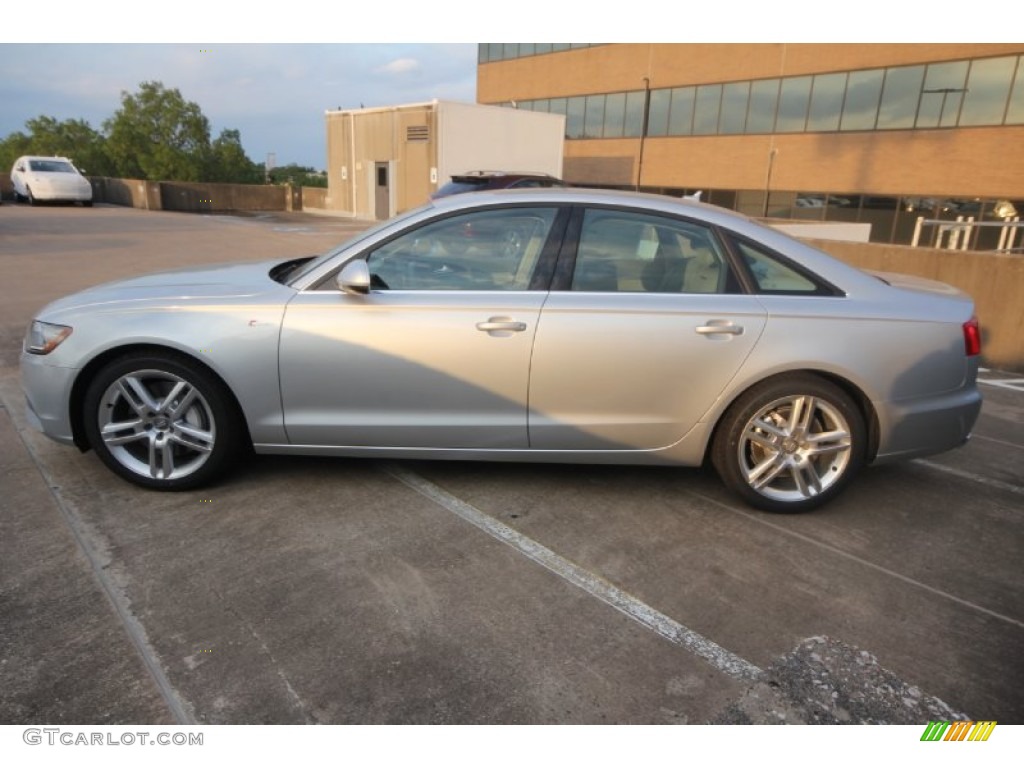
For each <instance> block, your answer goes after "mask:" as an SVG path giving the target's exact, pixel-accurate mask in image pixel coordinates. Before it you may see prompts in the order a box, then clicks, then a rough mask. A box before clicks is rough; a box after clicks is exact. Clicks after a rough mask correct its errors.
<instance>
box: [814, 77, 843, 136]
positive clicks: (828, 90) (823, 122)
mask: <svg viewBox="0 0 1024 768" xmlns="http://www.w3.org/2000/svg"><path fill="white" fill-rule="evenodd" d="M845 92H846V73H845V72H840V73H838V74H832V75H815V76H814V84H813V85H812V86H811V106H810V110H809V111H808V113H807V130H808V131H836V130H838V129H839V115H840V112H841V111H842V109H843V95H844V94H845Z"/></svg>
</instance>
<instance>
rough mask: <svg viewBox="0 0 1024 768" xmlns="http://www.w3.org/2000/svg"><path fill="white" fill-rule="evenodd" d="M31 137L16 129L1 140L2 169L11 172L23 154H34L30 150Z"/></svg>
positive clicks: (0, 164) (0, 165) (0, 168)
mask: <svg viewBox="0 0 1024 768" xmlns="http://www.w3.org/2000/svg"><path fill="white" fill-rule="evenodd" d="M30 141H31V139H30V138H29V137H28V136H26V135H25V134H24V133H22V132H21V131H15V132H14V133H12V134H10V135H8V136H7V138H5V139H2V140H0V171H4V172H8V173H9V172H10V170H11V168H13V167H14V161H15V160H17V159H18V158H19V157H21V156H22V155H30V154H32V153H31V152H30V151H29V146H30Z"/></svg>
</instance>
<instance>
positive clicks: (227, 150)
mask: <svg viewBox="0 0 1024 768" xmlns="http://www.w3.org/2000/svg"><path fill="white" fill-rule="evenodd" d="M204 177H205V178H204V180H205V181H223V182H230V183H232V184H261V183H263V168H262V166H259V165H257V164H256V163H254V162H253V161H252V160H250V159H249V157H248V155H246V154H245V150H244V149H243V148H242V135H241V133H239V132H238V131H237V130H236V129H233V128H231V129H224V130H223V131H221V132H220V136H218V137H217V139H216V140H215V141H214V142H213V144H212V145H211V147H210V154H209V157H208V160H207V163H206V168H205V173H204Z"/></svg>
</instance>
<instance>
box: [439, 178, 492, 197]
mask: <svg viewBox="0 0 1024 768" xmlns="http://www.w3.org/2000/svg"><path fill="white" fill-rule="evenodd" d="M487 181H488V180H487V179H475V180H473V181H449V182H448V183H447V184H445V185H444V186H443V187H441V188H440V189H439V190H437V194H436V196H437V197H444V196H445V195H460V194H462V193H463V192H476V191H477V190H480V189H483V188H484V186H486V184H487Z"/></svg>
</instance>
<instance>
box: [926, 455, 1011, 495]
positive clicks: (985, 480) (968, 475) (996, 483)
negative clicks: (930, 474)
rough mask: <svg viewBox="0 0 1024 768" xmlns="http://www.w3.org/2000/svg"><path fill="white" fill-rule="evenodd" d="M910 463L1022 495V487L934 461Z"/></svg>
mask: <svg viewBox="0 0 1024 768" xmlns="http://www.w3.org/2000/svg"><path fill="white" fill-rule="evenodd" d="M912 463H914V464H920V465H921V466H922V467H928V469H937V470H938V471H939V472H945V473H946V474H947V475H953V476H954V477H959V478H962V479H964V480H972V481H974V482H975V483H981V484H982V485H987V486H989V487H990V488H998V489H999V490H1001V491H1009V492H1010V493H1017V494H1022V495H1024V487H1021V486H1019V485H1013V483H1005V482H1003V481H1002V480H996V479H994V478H991V477H985V476H984V475H976V474H975V473H973V472H966V471H964V470H962V469H956V468H954V467H947V466H946V465H945V464H936V463H935V462H934V461H926V460H925V459H913V460H912Z"/></svg>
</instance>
